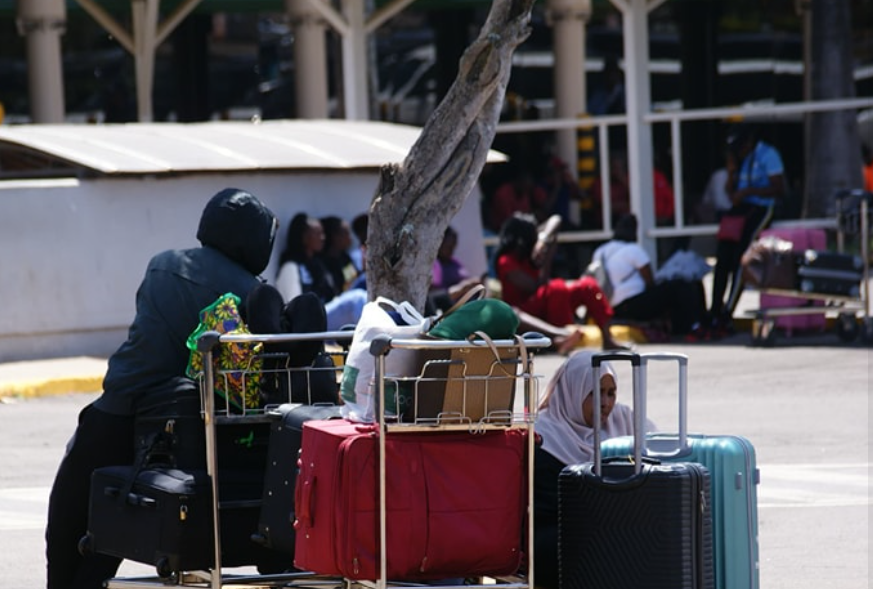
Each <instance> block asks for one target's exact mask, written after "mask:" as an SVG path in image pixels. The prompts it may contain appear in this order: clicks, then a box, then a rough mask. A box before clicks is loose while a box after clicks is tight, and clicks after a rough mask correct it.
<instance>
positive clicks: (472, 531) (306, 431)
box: [294, 420, 528, 580]
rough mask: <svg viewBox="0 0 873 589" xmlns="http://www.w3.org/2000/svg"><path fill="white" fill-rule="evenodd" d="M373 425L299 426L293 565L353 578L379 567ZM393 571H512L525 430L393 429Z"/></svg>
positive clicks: (372, 575)
mask: <svg viewBox="0 0 873 589" xmlns="http://www.w3.org/2000/svg"><path fill="white" fill-rule="evenodd" d="M377 435H378V433H377V429H376V427H375V426H372V425H363V424H355V423H351V422H349V421H346V420H330V421H319V420H313V421H309V422H306V423H305V424H304V425H303V441H302V444H301V450H300V460H299V465H300V474H299V475H298V479H297V487H296V489H295V495H296V497H295V506H296V509H297V512H296V516H297V520H296V521H295V522H294V527H295V530H296V532H297V545H296V549H295V553H294V554H295V558H294V564H295V566H296V567H297V568H299V569H302V570H308V571H313V572H315V573H317V574H324V575H340V576H343V577H346V578H349V579H353V580H375V579H376V578H377V577H378V576H379V570H380V569H379V500H378V486H377V482H378V460H377V450H378V444H377ZM385 460H386V487H385V488H386V501H385V503H386V509H387V517H386V521H387V534H386V535H387V540H386V542H387V543H386V546H387V548H386V552H387V557H386V560H387V563H388V564H387V576H388V578H389V579H403V580H428V579H443V578H447V577H467V576H479V575H507V574H512V573H514V572H516V570H517V569H518V567H519V564H520V563H521V556H522V552H521V548H522V532H523V525H524V522H525V508H526V505H527V472H528V470H527V444H526V432H525V431H523V430H517V429H507V430H490V431H487V432H484V433H480V434H473V433H468V432H457V431H455V432H452V431H440V432H433V433H430V432H425V433H389V434H388V437H387V439H386V454H385Z"/></svg>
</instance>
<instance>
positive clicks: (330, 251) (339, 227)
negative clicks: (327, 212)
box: [318, 215, 358, 292]
mask: <svg viewBox="0 0 873 589" xmlns="http://www.w3.org/2000/svg"><path fill="white" fill-rule="evenodd" d="M321 226H322V228H323V229H324V247H323V248H322V249H321V253H320V254H319V255H318V256H319V258H320V259H321V261H322V263H324V266H325V267H326V268H327V270H328V272H330V275H331V278H332V279H333V284H334V287H335V288H337V289H338V290H339V291H340V292H342V291H344V290H349V288H351V285H352V283H353V282H354V281H355V278H357V277H358V267H357V266H356V265H355V261H354V260H353V259H352V255H351V253H350V250H351V247H352V229H351V226H350V225H349V222H348V221H346V220H344V219H340V218H339V217H337V216H333V215H331V216H328V217H324V218H323V219H321Z"/></svg>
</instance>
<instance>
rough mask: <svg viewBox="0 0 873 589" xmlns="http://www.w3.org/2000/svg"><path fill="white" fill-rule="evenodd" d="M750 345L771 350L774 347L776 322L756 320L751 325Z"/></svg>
mask: <svg viewBox="0 0 873 589" xmlns="http://www.w3.org/2000/svg"><path fill="white" fill-rule="evenodd" d="M752 345H753V346H758V347H761V348H772V347H773V346H775V345H776V321H774V320H773V319H756V320H755V321H754V322H753V323H752Z"/></svg>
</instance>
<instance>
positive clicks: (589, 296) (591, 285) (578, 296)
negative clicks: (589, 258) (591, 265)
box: [568, 276, 624, 349]
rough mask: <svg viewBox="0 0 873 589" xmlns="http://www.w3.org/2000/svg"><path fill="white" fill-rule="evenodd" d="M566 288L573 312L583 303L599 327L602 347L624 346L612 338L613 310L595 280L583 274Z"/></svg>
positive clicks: (618, 347) (617, 347) (616, 347)
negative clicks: (610, 327)
mask: <svg viewBox="0 0 873 589" xmlns="http://www.w3.org/2000/svg"><path fill="white" fill-rule="evenodd" d="M568 289H569V291H570V308H571V309H573V311H574V312H575V310H576V309H577V308H578V307H581V306H582V305H585V309H586V311H587V314H588V316H589V317H591V319H592V320H593V321H594V324H595V325H597V327H598V328H600V335H601V338H602V339H603V349H620V348H624V346H622V345H621V344H619V343H618V342H617V341H615V340H614V339H613V338H612V334H611V333H610V331H609V324H610V322H611V321H612V317H613V314H614V312H613V310H612V305H610V304H609V300H607V298H606V295H605V294H603V291H602V290H601V289H600V285H599V284H597V281H596V280H594V278H592V277H590V276H583V277H582V278H580V279H578V280H575V281H573V282H572V283H570V285H569V287H568Z"/></svg>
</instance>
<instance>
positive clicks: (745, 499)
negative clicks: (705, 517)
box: [601, 354, 759, 589]
mask: <svg viewBox="0 0 873 589" xmlns="http://www.w3.org/2000/svg"><path fill="white" fill-rule="evenodd" d="M646 356H649V358H648V359H670V357H672V356H673V355H667V354H665V355H661V356H659V355H650V354H643V358H644V360H645V359H646ZM676 356H678V355H676ZM679 370H680V378H679V389H680V391H679V414H680V418H679V433H678V434H677V433H650V434H648V435H647V436H646V437H645V445H644V448H643V454H644V455H645V456H648V457H651V458H656V459H658V460H660V461H661V462H665V463H669V462H696V463H699V464H702V465H703V466H705V467H706V468H707V470H709V473H710V478H711V501H712V531H713V557H714V558H713V564H714V568H715V586H716V589H759V570H758V489H757V485H758V483H759V473H758V468H757V462H756V457H755V448H754V446H753V445H752V443H751V442H750V441H749V440H748V439H746V438H744V437H742V436H735V435H702V434H688V433H687V431H688V429H687V417H686V416H687V411H686V408H687V384H686V383H687V377H686V375H685V374H686V371H687V361H680V368H679ZM601 453H602V456H603V457H604V458H606V457H611V456H627V455H632V454H633V453H634V439H633V437H632V436H627V437H619V438H612V439H609V440H605V441H604V442H603V443H602V444H601Z"/></svg>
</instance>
